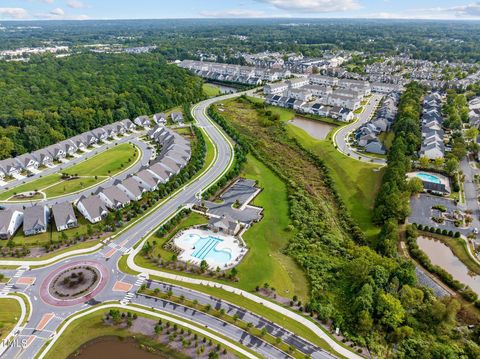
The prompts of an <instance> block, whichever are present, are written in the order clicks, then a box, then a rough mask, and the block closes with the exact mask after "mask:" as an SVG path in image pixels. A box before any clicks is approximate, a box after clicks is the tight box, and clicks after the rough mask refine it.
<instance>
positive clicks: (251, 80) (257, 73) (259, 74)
mask: <svg viewBox="0 0 480 359" xmlns="http://www.w3.org/2000/svg"><path fill="white" fill-rule="evenodd" d="M178 65H179V66H180V67H182V68H184V69H187V70H190V71H191V72H193V73H195V74H196V75H198V76H200V77H203V78H205V79H208V80H212V81H223V82H232V83H239V84H244V85H254V86H258V85H261V84H262V83H264V82H271V81H278V80H281V79H285V78H288V77H290V76H291V73H290V71H288V70H281V69H275V68H267V69H265V68H259V67H251V66H240V65H230V64H220V63H216V62H203V61H193V60H184V61H182V62H180V63H179V64H178Z"/></svg>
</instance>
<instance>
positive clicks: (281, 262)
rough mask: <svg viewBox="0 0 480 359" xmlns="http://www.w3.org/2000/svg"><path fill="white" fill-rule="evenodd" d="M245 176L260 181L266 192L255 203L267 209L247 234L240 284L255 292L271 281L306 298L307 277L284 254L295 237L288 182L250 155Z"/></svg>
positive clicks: (286, 292) (280, 290) (281, 289)
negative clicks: (291, 218) (291, 230)
mask: <svg viewBox="0 0 480 359" xmlns="http://www.w3.org/2000/svg"><path fill="white" fill-rule="evenodd" d="M242 176H243V177H246V178H250V179H254V180H257V181H258V185H259V187H260V188H262V192H260V194H259V195H258V196H257V197H256V198H255V200H254V202H253V204H254V205H257V206H259V207H262V208H263V209H264V211H263V218H262V220H261V221H260V222H258V223H255V224H254V225H253V226H252V227H251V228H250V229H249V230H248V231H247V232H245V234H244V235H243V238H244V240H245V242H246V243H247V246H248V247H249V248H250V250H249V252H248V254H247V255H246V256H245V258H244V259H243V261H242V262H241V263H240V265H239V266H238V267H237V268H238V270H239V273H240V274H239V277H240V282H239V284H240V287H241V288H242V289H245V290H247V291H252V290H254V289H255V287H256V286H257V285H259V286H262V285H263V284H264V283H266V282H267V283H269V284H270V285H271V286H273V287H274V288H275V289H276V291H277V293H278V294H279V295H281V296H284V297H289V298H290V297H292V296H293V295H294V294H296V295H297V296H298V297H299V298H301V299H302V300H305V299H306V298H307V297H308V283H307V279H306V278H305V275H304V273H303V272H302V270H301V269H300V268H299V267H298V265H297V264H296V263H295V262H294V261H293V259H292V258H290V257H288V256H286V255H285V254H283V253H282V250H283V249H284V248H285V247H286V246H287V244H288V241H289V240H290V238H291V237H292V236H293V232H288V231H287V230H286V228H287V226H288V225H289V224H290V218H289V207H288V202H287V192H286V190H287V188H286V186H285V184H284V183H283V182H282V181H281V180H280V179H279V178H278V177H277V176H276V175H275V174H274V173H273V172H272V171H271V170H269V169H268V168H267V167H266V166H265V165H264V164H263V163H261V162H260V161H258V160H257V159H256V158H255V157H253V156H252V155H249V156H248V161H247V163H246V165H245V168H244V170H243V173H242Z"/></svg>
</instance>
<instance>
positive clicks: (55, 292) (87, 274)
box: [40, 261, 108, 307]
mask: <svg viewBox="0 0 480 359" xmlns="http://www.w3.org/2000/svg"><path fill="white" fill-rule="evenodd" d="M107 282H108V270H107V268H106V267H105V266H103V265H102V264H101V263H99V262H95V261H78V262H73V263H69V264H66V265H64V266H62V267H59V268H57V269H56V270H54V271H53V272H52V273H50V274H49V275H48V277H47V278H46V279H45V280H44V281H43V283H42V284H41V288H40V296H41V298H42V300H43V301H44V302H45V303H47V304H50V305H53V306H59V307H64V306H73V305H77V304H81V303H84V302H87V301H89V300H90V299H92V298H94V297H95V296H96V295H97V294H99V293H100V292H101V291H102V290H103V288H104V287H105V284H106V283H107Z"/></svg>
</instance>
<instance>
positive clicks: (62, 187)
mask: <svg viewBox="0 0 480 359" xmlns="http://www.w3.org/2000/svg"><path fill="white" fill-rule="evenodd" d="M105 179H106V178H101V179H100V180H105ZM98 181H99V179H95V177H82V178H76V179H72V180H69V181H62V182H60V183H58V184H56V185H54V186H52V187H49V188H48V189H46V190H45V191H43V192H44V193H45V195H46V196H47V197H48V198H51V197H59V196H64V195H66V194H69V193H74V192H79V191H83V190H84V189H86V188H89V187H92V186H94V185H95V184H96V183H98Z"/></svg>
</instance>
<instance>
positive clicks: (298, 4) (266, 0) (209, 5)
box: [0, 0, 480, 20]
mask: <svg viewBox="0 0 480 359" xmlns="http://www.w3.org/2000/svg"><path fill="white" fill-rule="evenodd" d="M268 17H275V18H276V17H278V18H288V17H294V18H300V17H303V18H379V19H398V18H400V19H458V20H475V19H477V20H480V1H478V0H477V1H469V0H175V1H172V0H133V1H132V0H0V20H87V19H166V18H268Z"/></svg>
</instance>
